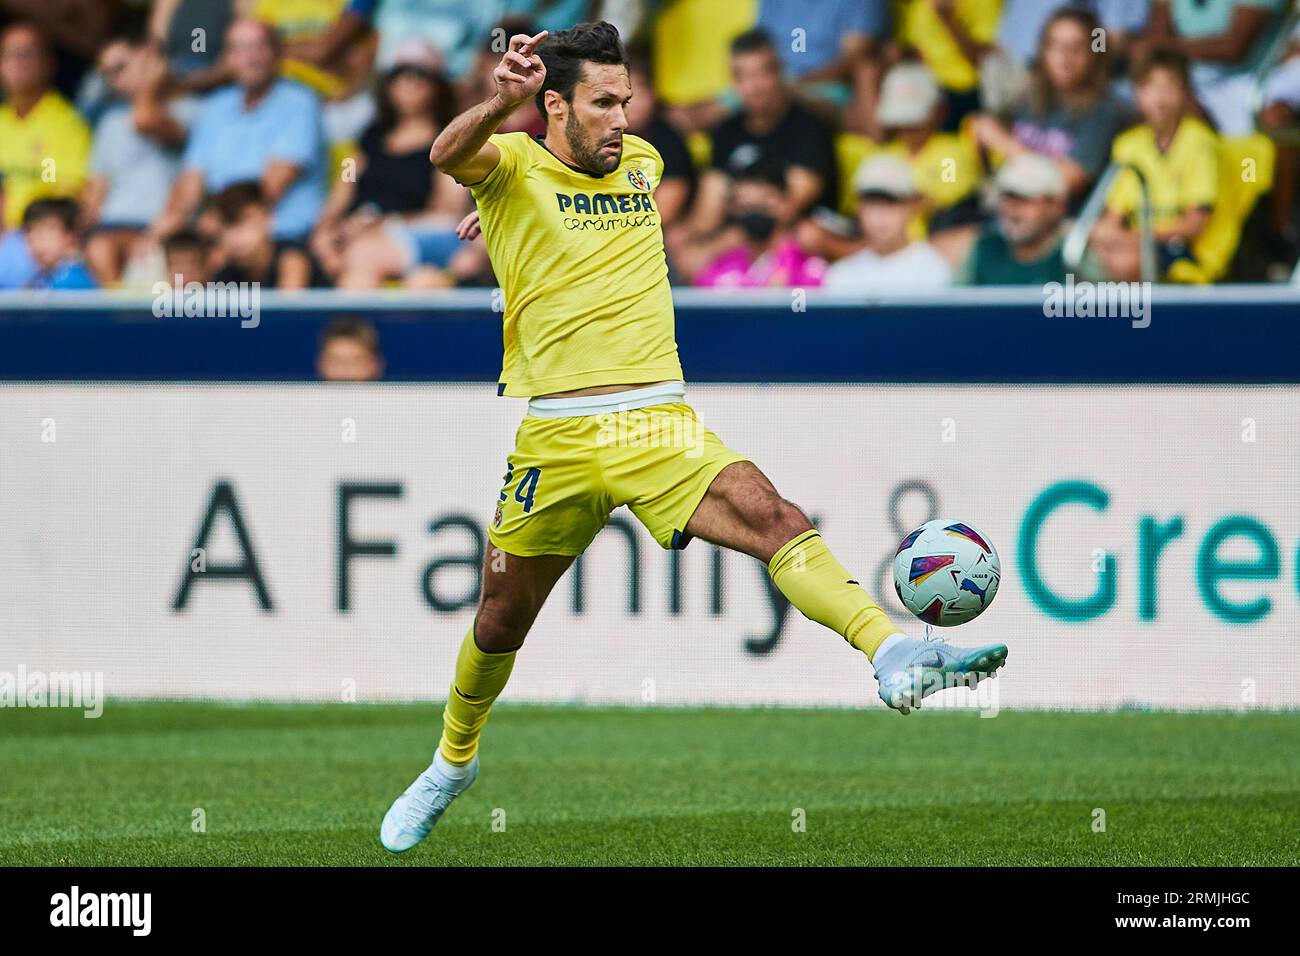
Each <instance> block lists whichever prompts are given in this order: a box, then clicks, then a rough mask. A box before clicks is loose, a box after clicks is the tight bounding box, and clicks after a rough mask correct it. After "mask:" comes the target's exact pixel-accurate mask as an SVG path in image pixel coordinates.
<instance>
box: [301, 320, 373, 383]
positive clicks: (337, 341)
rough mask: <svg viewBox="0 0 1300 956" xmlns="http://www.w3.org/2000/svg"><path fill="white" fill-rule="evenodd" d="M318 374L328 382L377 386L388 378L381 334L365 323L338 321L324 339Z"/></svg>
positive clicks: (359, 321) (330, 326) (317, 356)
mask: <svg viewBox="0 0 1300 956" xmlns="http://www.w3.org/2000/svg"><path fill="white" fill-rule="evenodd" d="M316 374H317V375H319V376H320V378H321V379H322V380H323V381H326V382H376V381H378V380H379V379H380V378H381V377H382V376H383V374H384V357H383V354H382V353H381V352H380V350H379V333H378V332H377V331H375V327H374V326H373V325H371V324H370V323H369V322H367V321H365V320H364V319H350V318H345V319H335V320H334V321H333V322H331V323H330V324H329V325H327V326H325V330H324V331H323V332H321V336H320V350H319V352H317V354H316Z"/></svg>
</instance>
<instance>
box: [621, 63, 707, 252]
mask: <svg viewBox="0 0 1300 956" xmlns="http://www.w3.org/2000/svg"><path fill="white" fill-rule="evenodd" d="M628 75H629V77H630V79H631V80H632V99H631V101H630V102H629V103H628V104H627V107H626V110H627V125H628V132H629V133H633V134H635V135H637V136H640V137H641V138H642V139H644V140H647V141H648V142H650V143H652V144H654V147H655V149H657V150H659V155H660V156H662V157H663V160H664V174H663V176H662V178H660V180H659V182H658V183H657V184H656V185H655V208H657V209H658V210H659V221H660V222H662V223H663V225H664V228H665V229H668V228H671V227H672V226H673V224H674V223H676V222H678V221H679V220H681V219H682V218H683V217H684V216H685V214H686V212H687V210H688V209H689V208H690V204H691V199H692V198H693V197H694V195H695V187H696V180H697V177H696V174H695V164H694V163H693V162H692V161H691V154H690V151H689V150H688V149H687V148H686V141H685V140H684V139H682V136H681V134H680V133H678V132H677V129H676V127H674V126H673V125H672V124H671V123H669V122H668V121H667V120H666V119H664V117H663V111H662V109H661V108H660V104H659V100H658V98H657V97H656V96H655V90H654V82H653V80H652V78H651V74H650V60H649V58H647V57H645V56H643V55H641V54H639V53H633V54H632V55H631V57H630V61H629V68H628Z"/></svg>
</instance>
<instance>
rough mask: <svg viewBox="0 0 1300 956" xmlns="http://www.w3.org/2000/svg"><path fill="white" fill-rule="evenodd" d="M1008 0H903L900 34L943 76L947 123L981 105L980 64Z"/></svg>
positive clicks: (953, 124)
mask: <svg viewBox="0 0 1300 956" xmlns="http://www.w3.org/2000/svg"><path fill="white" fill-rule="evenodd" d="M1001 13H1002V0H901V6H900V13H899V23H898V40H899V43H900V45H901V46H902V47H903V49H904V50H914V51H916V53H917V54H918V55H919V56H920V57H921V59H922V60H924V61H925V64H926V66H928V67H929V68H930V69H931V70H932V71H934V75H935V76H936V77H938V79H939V85H940V86H941V87H943V89H944V92H945V98H946V100H947V105H948V110H947V122H946V125H945V127H944V128H945V129H948V130H955V129H957V128H958V127H959V125H960V123H961V120H962V118H963V117H965V116H966V114H967V113H970V112H972V111H974V110H975V109H977V108H978V106H979V79H980V74H979V69H980V63H981V61H982V60H983V59H984V57H985V56H986V55H987V54H989V53H991V52H993V51H994V50H995V49H996V47H995V46H994V42H993V41H994V38H995V37H996V36H997V29H998V19H999V17H1000V15H1001Z"/></svg>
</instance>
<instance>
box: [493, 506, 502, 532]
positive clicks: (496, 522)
mask: <svg viewBox="0 0 1300 956" xmlns="http://www.w3.org/2000/svg"><path fill="white" fill-rule="evenodd" d="M492 527H494V528H499V527H501V506H500V505H497V513H496V514H494V515H493V516H492Z"/></svg>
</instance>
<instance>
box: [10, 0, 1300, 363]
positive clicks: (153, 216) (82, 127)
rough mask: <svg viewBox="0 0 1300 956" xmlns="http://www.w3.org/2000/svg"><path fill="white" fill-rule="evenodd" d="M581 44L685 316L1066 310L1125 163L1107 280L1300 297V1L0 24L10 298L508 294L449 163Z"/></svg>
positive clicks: (206, 15)
mask: <svg viewBox="0 0 1300 956" xmlns="http://www.w3.org/2000/svg"><path fill="white" fill-rule="evenodd" d="M586 19H607V20H610V21H611V22H613V23H615V24H616V25H617V26H618V27H619V29H620V32H621V33H622V34H623V36H624V38H625V39H626V40H627V41H628V48H629V52H630V59H631V77H632V84H633V90H634V95H633V99H632V101H631V103H630V105H629V107H628V117H627V119H628V124H629V131H630V132H634V133H636V134H638V135H641V136H643V137H645V138H646V139H648V140H649V141H650V142H652V143H653V144H654V145H655V146H656V147H657V148H658V150H659V151H660V153H661V154H662V156H663V158H664V163H665V169H664V174H663V177H662V180H661V182H660V183H659V184H658V187H657V189H656V194H655V196H656V204H657V206H658V209H659V212H660V215H661V218H662V221H663V225H664V230H665V240H666V244H667V249H668V253H669V264H670V271H671V276H672V279H673V281H674V282H676V283H679V284H683V285H687V284H689V285H696V286H709V287H771V286H790V287H793V286H798V287H819V286H820V287H824V288H828V289H832V290H838V291H843V292H846V293H860V294H876V293H897V292H903V291H908V290H919V291H930V290H934V289H936V288H941V287H944V286H947V285H950V284H973V285H1015V284H1035V285H1041V284H1043V283H1047V282H1051V281H1056V280H1060V279H1062V278H1063V277H1064V275H1065V273H1066V272H1067V271H1069V270H1070V267H1069V266H1068V265H1067V262H1066V260H1065V258H1064V253H1063V238H1064V236H1065V233H1066V230H1067V228H1068V226H1069V224H1070V223H1071V222H1072V221H1073V220H1074V219H1075V218H1076V217H1077V216H1078V215H1079V214H1080V213H1081V211H1082V210H1083V209H1084V207H1085V203H1086V201H1087V199H1088V197H1089V196H1090V194H1091V193H1092V192H1093V191H1094V189H1096V188H1097V186H1098V182H1099V180H1100V178H1101V177H1102V176H1103V173H1104V172H1105V171H1106V170H1107V168H1108V167H1109V166H1110V165H1111V164H1112V163H1113V162H1116V163H1120V164H1122V168H1121V169H1120V170H1119V171H1118V172H1117V174H1116V175H1115V177H1114V178H1113V180H1112V181H1111V182H1110V183H1109V185H1107V187H1106V189H1105V191H1104V193H1103V194H1101V195H1100V196H1099V199H1100V200H1101V202H1102V203H1103V206H1102V209H1101V212H1100V214H1099V215H1098V217H1097V220H1096V224H1095V226H1094V227H1093V228H1092V231H1091V236H1090V243H1089V255H1088V258H1087V260H1086V262H1085V263H1084V268H1085V269H1086V270H1090V271H1091V273H1092V274H1093V275H1095V276H1096V277H1098V278H1100V277H1103V276H1104V277H1108V278H1112V279H1137V278H1139V276H1140V275H1141V274H1142V272H1141V266H1142V262H1143V258H1144V256H1143V252H1144V250H1143V242H1142V228H1141V227H1142V224H1143V222H1144V221H1145V222H1146V223H1147V226H1148V228H1149V235H1150V244H1149V249H1148V251H1149V252H1150V253H1151V254H1152V255H1153V256H1154V257H1155V261H1156V266H1157V269H1158V272H1159V276H1160V277H1161V278H1162V279H1164V280H1166V281H1173V282H1192V283H1196V282H1217V281H1266V280H1284V279H1286V278H1288V277H1290V275H1291V274H1292V271H1293V270H1294V268H1295V263H1296V258H1297V249H1298V246H1300V243H1298V236H1297V218H1298V217H1297V214H1296V205H1297V196H1296V189H1295V184H1296V180H1297V168H1298V164H1297V158H1296V157H1297V142H1298V141H1300V140H1298V139H1297V112H1300V31H1297V30H1296V29H1295V26H1294V24H1295V22H1296V17H1295V11H1294V9H1293V7H1292V4H1291V3H1290V0H1073V2H1071V0H893V2H891V0H797V2H796V0H658V2H656V0H603V2H601V0H155V2H152V3H150V2H147V0H141V2H134V3H133V2H129V0H59V2H52V0H40V2H29V0H0V92H2V93H3V103H0V190H2V199H0V202H2V206H0V208H2V210H3V223H2V229H3V232H0V289H85V288H98V287H108V288H117V287H121V288H142V289H147V288H149V287H150V286H152V285H153V284H154V283H155V282H157V281H159V280H162V281H167V282H171V281H174V280H175V279H176V278H177V277H179V280H180V281H182V282H186V283H188V282H194V281H198V282H206V281H246V282H260V283H262V284H263V286H266V287H275V288H280V289H294V288H306V287H338V288H348V289H378V288H386V287H406V288H422V289H440V288H449V287H453V286H458V285H459V286H463V285H470V286H474V285H480V286H486V285H494V284H495V283H494V280H493V277H492V274H491V267H490V264H489V262H488V260H487V255H486V252H485V249H484V246H483V243H482V239H481V237H477V238H474V236H475V233H476V229H475V227H474V226H475V223H474V218H473V204H472V199H471V197H470V195H469V193H468V191H467V190H466V189H464V188H463V187H461V186H459V185H458V184H457V183H455V182H454V181H453V180H452V179H451V178H450V177H448V176H447V175H445V174H443V173H441V172H439V171H437V170H435V169H433V168H432V167H431V166H430V165H429V162H428V152H429V147H430V145H431V144H432V142H433V140H434V138H435V137H436V136H437V134H438V132H439V130H440V129H441V127H442V126H443V124H445V123H446V122H447V121H448V120H449V119H450V118H451V117H452V116H454V115H455V114H456V112H457V111H459V110H461V109H464V108H466V107H467V106H469V105H470V104H472V103H474V102H477V101H479V100H482V99H484V98H485V97H486V96H488V95H489V94H490V92H491V89H492V79H491V71H492V68H493V66H494V65H495V64H496V62H497V61H498V60H499V59H500V55H501V52H502V51H503V50H504V48H505V43H506V42H507V40H508V37H509V36H511V35H513V34H516V33H527V34H532V33H535V32H536V31H538V30H540V29H547V30H551V31H555V30H559V29H563V28H565V27H567V26H570V25H572V24H573V23H575V22H579V21H581V20H586ZM513 130H524V131H528V132H529V133H531V134H540V133H542V132H543V130H544V125H543V122H542V118H541V116H540V115H539V114H538V112H537V110H536V108H535V107H534V105H533V104H532V103H531V102H529V103H526V104H524V105H522V106H521V107H520V108H519V109H518V110H517V111H516V112H515V114H514V115H512V116H511V117H510V118H509V120H508V121H507V122H506V123H505V124H504V125H503V127H502V131H503V132H505V131H513ZM1144 187H1145V188H1144ZM464 236H470V237H471V238H463V237H464ZM345 331H346V330H345ZM336 338H337V339H339V341H343V342H344V343H345V344H346V340H347V339H348V336H347V335H346V334H340V335H339V336H336ZM354 338H355V336H354Z"/></svg>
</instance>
